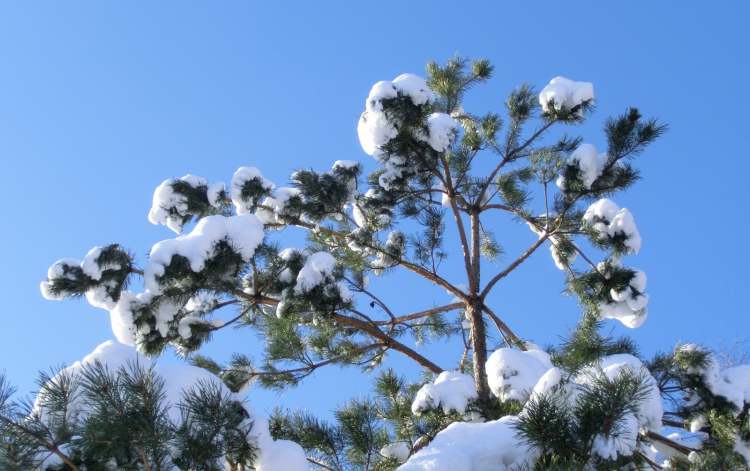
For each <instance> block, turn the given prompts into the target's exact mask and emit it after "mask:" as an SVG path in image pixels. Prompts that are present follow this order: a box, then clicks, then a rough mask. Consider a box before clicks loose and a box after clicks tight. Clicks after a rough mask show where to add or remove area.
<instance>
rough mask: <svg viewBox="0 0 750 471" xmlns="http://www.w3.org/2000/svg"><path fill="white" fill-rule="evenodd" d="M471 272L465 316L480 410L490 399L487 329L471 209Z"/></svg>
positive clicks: (476, 225) (476, 214)
mask: <svg viewBox="0 0 750 471" xmlns="http://www.w3.org/2000/svg"><path fill="white" fill-rule="evenodd" d="M470 220H471V273H469V291H470V302H469V304H468V306H467V311H466V313H467V317H468V318H469V319H471V343H472V350H473V352H474V353H473V359H474V385H475V386H476V388H477V396H478V397H477V399H478V403H479V406H480V407H481V408H482V410H485V409H486V406H487V405H488V404H489V401H490V386H489V384H488V383H487V369H486V367H485V366H486V363H487V329H486V328H485V325H484V317H483V316H482V300H481V298H480V297H479V273H480V271H479V268H480V267H479V264H480V260H481V258H480V253H479V244H480V237H479V212H478V210H477V209H474V210H473V211H471V214H470Z"/></svg>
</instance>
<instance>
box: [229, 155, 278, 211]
mask: <svg viewBox="0 0 750 471" xmlns="http://www.w3.org/2000/svg"><path fill="white" fill-rule="evenodd" d="M251 180H256V181H257V182H258V183H259V184H260V186H262V187H263V188H264V189H266V190H269V191H270V190H272V189H273V188H274V184H273V183H271V182H270V181H268V180H266V179H265V178H263V175H261V173H260V170H258V169H257V168H255V167H240V168H238V169H237V171H235V172H234V175H232V187H231V197H232V203H233V204H234V207H235V208H236V210H237V214H240V215H241V214H246V213H249V212H251V211H252V210H253V207H254V206H255V205H256V204H257V201H255V200H254V199H250V200H245V199H244V198H243V197H242V189H243V187H244V186H245V184H246V183H247V182H249V181H251Z"/></svg>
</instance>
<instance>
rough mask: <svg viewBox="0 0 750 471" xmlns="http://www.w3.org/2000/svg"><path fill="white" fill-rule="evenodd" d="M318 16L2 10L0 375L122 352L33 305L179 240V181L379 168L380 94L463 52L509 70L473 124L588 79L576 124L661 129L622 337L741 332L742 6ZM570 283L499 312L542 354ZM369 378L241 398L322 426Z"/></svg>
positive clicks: (409, 305) (505, 300) (400, 6)
mask: <svg viewBox="0 0 750 471" xmlns="http://www.w3.org/2000/svg"><path fill="white" fill-rule="evenodd" d="M282 3H284V4H285V6H282V5H281V4H282ZM321 3H324V2H298V3H297V4H295V5H292V4H291V2H262V3H261V2H249V1H247V2H240V1H233V2H232V1H226V2H181V1H174V2H167V1H164V2H94V1H79V2H20V1H17V2H3V3H2V5H0V161H2V167H0V168H2V175H3V179H2V180H3V183H2V185H0V196H1V197H2V201H3V202H4V205H3V213H4V214H3V217H2V220H3V225H2V231H0V247H1V250H2V260H3V262H2V267H3V269H2V271H0V295H1V296H2V300H3V302H2V314H1V315H2V320H3V322H2V324H1V325H2V327H1V329H2V341H1V342H0V358H1V359H2V360H0V368H2V369H4V370H6V372H7V373H8V374H9V375H10V376H11V378H12V379H13V380H14V381H15V382H16V383H17V384H19V385H20V387H21V390H22V391H29V390H31V389H32V387H33V376H34V372H35V371H36V370H38V369H45V368H47V367H48V366H50V365H59V364H61V363H71V362H72V361H75V360H77V359H80V358H81V357H82V356H83V355H85V354H86V353H88V352H90V351H91V350H92V349H93V348H94V347H95V346H96V345H97V344H99V343H100V342H101V341H103V340H106V339H109V338H111V333H110V327H109V320H108V315H107V314H106V313H105V312H104V311H100V310H97V309H94V308H91V307H89V306H88V305H87V304H86V303H85V302H62V303H53V302H48V301H45V300H43V299H42V298H41V296H40V295H39V290H38V283H39V281H40V280H41V279H42V278H43V277H44V276H45V273H46V269H47V267H48V266H49V264H50V263H51V262H53V261H55V260H56V259H58V258H61V257H63V256H70V257H82V256H83V255H84V254H85V253H86V251H87V250H88V249H89V248H90V247H91V246H93V245H101V244H106V243H110V242H113V241H117V242H121V243H122V244H123V245H125V246H126V247H128V248H129V249H130V250H132V251H133V252H135V253H136V254H138V256H139V260H140V261H141V262H142V261H143V260H144V255H145V254H146V253H147V251H148V249H149V248H150V247H151V245H152V244H153V243H154V242H156V241H158V240H160V239H163V238H167V237H170V232H169V231H167V230H166V229H165V228H163V227H156V226H152V225H150V224H149V223H148V221H147V220H146V213H147V211H148V208H149V205H150V200H151V194H152V191H153V189H154V187H155V186H156V185H157V184H158V183H159V182H161V181H162V180H163V179H164V178H167V177H173V176H180V175H183V174H185V173H188V172H190V173H193V174H197V175H202V176H205V177H207V178H209V179H210V180H219V179H224V180H228V179H229V178H230V176H231V174H232V172H233V171H234V170H235V169H236V168H237V167H238V166H240V165H255V166H258V167H260V168H261V169H262V170H263V172H264V174H265V175H266V176H267V177H268V178H270V179H272V180H274V181H276V182H277V183H278V184H284V183H285V182H286V178H287V176H288V174H289V173H290V172H291V171H293V170H294V169H297V168H301V167H308V168H309V167H312V168H315V169H318V170H324V169H327V168H328V167H329V165H330V163H331V162H332V161H333V160H336V159H356V160H361V161H363V162H365V163H366V164H367V165H368V168H372V166H373V165H372V161H371V159H370V157H368V156H366V155H364V154H363V152H362V151H361V149H360V147H359V144H358V142H357V138H356V130H355V128H356V120H357V118H358V115H359V113H360V112H361V110H362V108H363V101H364V98H365V96H366V94H367V92H368V90H369V88H370V86H371V84H372V83H374V82H375V81H377V80H381V79H390V78H393V77H394V76H396V75H397V74H399V73H401V72H417V73H421V72H422V71H423V67H424V63H425V62H426V61H428V60H430V59H437V60H445V59H448V58H449V57H451V56H452V55H453V54H454V53H460V54H462V55H467V56H470V57H486V58H488V59H490V60H491V61H492V62H493V63H494V64H495V65H496V75H495V78H494V79H493V80H492V81H491V83H490V84H489V85H488V86H484V87H482V88H479V89H477V90H476V92H475V93H474V94H473V95H471V96H470V98H469V100H468V103H467V109H469V110H470V111H477V112H483V111H488V110H500V109H501V108H500V107H501V104H502V102H503V99H504V97H505V96H506V94H507V93H508V92H509V91H510V90H511V89H512V88H513V87H514V86H516V85H518V84H520V83H522V82H524V81H527V82H530V83H532V84H535V85H537V86H538V87H541V86H543V85H544V84H546V83H547V81H548V80H549V79H550V78H552V77H553V76H555V75H558V74H560V75H565V76H568V77H570V78H573V79H577V80H587V81H592V82H594V84H595V87H596V91H597V98H598V108H597V111H596V113H595V114H594V116H593V117H592V118H591V120H590V124H589V125H587V126H585V127H583V128H581V132H582V134H583V136H584V137H585V138H586V140H588V141H590V142H593V143H594V144H598V145H599V146H600V147H603V145H604V140H603V136H602V133H601V132H600V128H601V123H602V122H603V121H604V119H605V118H606V117H607V116H609V115H612V114H615V113H618V112H621V111H623V110H624V109H625V107H627V106H629V105H637V106H639V107H640V108H641V109H642V111H643V112H644V113H645V114H647V115H654V116H657V117H659V118H660V119H662V120H664V121H665V122H668V123H669V124H670V126H671V130H670V132H669V133H668V134H667V135H666V136H665V137H664V138H663V139H662V140H661V141H660V142H659V143H657V144H656V145H654V146H653V147H652V148H651V149H650V150H649V151H648V152H647V153H646V154H645V155H644V156H643V157H642V158H641V159H640V161H639V164H638V165H639V167H640V168H641V169H642V171H643V175H644V177H645V178H644V180H643V181H641V182H640V183H638V184H637V185H636V186H635V187H634V188H633V189H632V190H631V191H630V192H629V193H627V194H626V195H623V196H621V197H619V198H618V199H617V201H618V203H620V204H621V205H623V206H627V207H629V208H630V209H631V210H632V211H633V212H634V214H635V216H636V220H637V222H638V225H639V228H640V230H641V233H642V235H643V237H644V246H643V250H642V252H641V254H640V255H639V256H637V257H631V258H630V259H629V260H628V262H629V263H631V264H632V265H635V266H637V267H640V268H642V269H644V270H645V271H646V272H647V273H648V276H649V289H648V290H649V292H650V294H651V305H650V318H649V320H648V321H647V322H646V324H645V325H644V326H643V327H642V328H640V329H638V330H635V331H631V332H629V333H630V334H632V336H633V337H634V338H635V339H636V340H637V341H638V342H639V343H640V344H641V346H642V348H643V351H644V352H645V353H647V354H648V353H652V352H654V351H655V350H657V349H669V348H671V347H672V346H673V345H674V343H675V342H677V341H678V340H691V341H697V342H702V343H705V344H708V345H714V346H720V345H727V344H730V343H731V342H733V341H736V340H745V339H747V338H748V337H749V336H750V334H749V332H748V326H750V321H749V320H748V314H750V313H749V312H748V307H747V306H748V303H747V300H746V299H745V298H744V295H743V293H747V291H746V290H747V285H748V275H747V266H748V264H749V263H750V256H749V255H748V254H749V253H750V252H749V251H748V250H747V249H746V248H745V247H744V246H745V244H746V243H747V233H748V230H749V229H750V224H749V223H748V219H749V218H748V216H750V214H748V211H747V207H746V204H747V198H748V195H747V189H748V183H747V178H748V173H749V172H750V163H748V162H749V160H748V155H747V154H748V147H750V146H749V144H750V142H748V141H749V140H750V139H749V138H748V136H749V135H750V133H749V132H748V129H747V110H748V109H749V107H748V105H749V104H750V100H748V91H747V77H748V75H750V66H749V64H748V56H747V46H748V44H750V41H748V34H747V28H746V24H745V20H746V19H747V17H748V15H749V14H750V11H749V9H748V7H747V5H746V3H745V2H712V3H710V4H706V3H704V2H692V3H690V2H645V1H643V2H617V3H615V2H597V1H590V2H577V1H568V2H480V3H479V4H477V5H475V6H469V5H468V2H464V3H463V5H460V4H459V2H427V1H424V2H417V1H408V2H407V1H399V2H389V1H379V2H377V3H375V2H325V3H326V6H321ZM689 3H690V4H689ZM699 4H700V5H705V6H701V7H698V6H697V5H699ZM691 5H693V6H691ZM568 131H571V130H568ZM498 227H509V226H498ZM517 230H518V228H516V227H511V228H509V229H507V231H508V232H507V234H508V241H507V242H508V243H507V246H506V248H507V250H508V253H509V254H512V253H514V252H515V251H517V250H520V249H521V248H522V247H523V246H524V245H525V244H528V243H529V242H530V241H531V239H530V236H529V235H528V234H525V235H523V236H521V235H516V234H522V233H520V232H517ZM505 234H506V233H505V232H498V233H497V235H498V236H500V237H501V240H503V236H505ZM454 252H455V250H454ZM451 266H452V265H450V264H448V265H447V267H448V268H450V267H451ZM457 273H458V272H456V276H455V277H454V276H450V274H449V278H451V279H453V280H455V279H456V278H457ZM376 286H377V287H378V289H379V292H380V293H381V294H382V296H383V297H384V298H386V299H388V300H389V301H390V302H391V303H392V304H393V305H394V307H396V308H397V309H399V310H401V309H403V310H407V309H414V308H420V307H430V306H432V305H433V304H439V303H444V302H446V301H447V300H448V299H449V297H448V296H446V295H445V294H444V293H442V292H441V291H440V290H431V289H429V288H426V287H425V288H423V286H424V285H413V286H414V288H411V287H410V288H409V289H408V290H404V289H403V282H402V278H400V277H399V276H396V277H393V278H388V279H384V280H382V282H380V281H379V282H378V283H377V284H376ZM561 289H562V275H561V274H560V272H558V271H557V270H556V269H555V268H554V266H553V265H552V263H551V261H550V259H549V256H548V253H547V251H546V250H544V251H541V252H540V253H539V254H537V255H536V256H535V257H534V258H533V259H532V260H530V261H529V262H528V263H527V264H526V265H524V266H523V268H522V269H521V270H519V272H518V273H517V274H516V275H515V276H514V277H513V278H512V279H511V280H509V282H508V283H507V284H505V285H504V286H502V287H500V288H499V289H498V290H497V292H496V293H495V295H494V296H493V298H492V299H491V302H492V305H493V307H495V309H496V311H497V312H498V313H500V314H501V315H503V317H504V318H505V319H506V320H507V321H508V322H509V323H510V324H511V325H512V326H513V327H514V328H515V329H516V331H517V332H519V333H520V334H521V335H523V336H525V337H529V338H532V339H534V340H535V341H537V342H538V343H542V344H545V343H550V342H554V341H556V339H557V338H558V336H560V335H562V334H563V333H565V331H566V329H568V328H570V327H571V326H573V325H574V323H575V321H576V319H577V317H578V310H577V308H576V305H575V302H574V301H573V300H572V299H570V298H565V297H562V296H561V295H560V291H561ZM607 327H608V328H611V329H613V330H614V331H616V332H621V331H623V330H624V329H623V328H621V327H619V326H618V325H615V323H608V324H607ZM260 344H261V342H260V340H259V339H258V338H257V337H256V336H255V335H254V334H253V333H251V332H248V331H240V332H234V333H230V334H229V335H226V336H223V337H219V338H217V340H215V341H214V343H213V344H212V345H211V346H210V347H209V348H208V351H209V352H210V353H212V354H215V355H217V356H218V358H220V359H222V358H224V359H225V358H227V356H228V355H229V353H230V352H232V351H239V352H243V353H250V354H253V353H257V352H258V349H259V345H260ZM448 350H449V349H448V347H447V346H445V345H437V346H433V347H431V348H430V351H433V352H438V356H439V358H443V359H446V360H445V362H446V363H447V359H448V358H455V357H456V356H457V355H458V354H459V353H458V352H455V351H452V354H451V355H448V353H447V351H448ZM395 355H396V354H392V357H393V360H394V363H393V364H396V365H404V363H403V362H402V361H401V360H400V359H397V358H396V357H395ZM362 378H363V377H362V376H360V375H359V373H358V372H356V371H354V370H349V371H345V372H340V371H337V370H329V371H324V372H322V373H321V374H319V375H316V376H315V377H313V378H311V379H308V380H307V382H306V383H305V384H304V385H303V386H302V387H300V388H297V389H295V390H293V391H290V392H287V393H284V394H282V395H280V396H279V395H277V394H276V393H268V392H262V391H251V393H250V400H251V401H252V403H253V404H255V406H256V407H257V408H259V409H261V410H268V409H270V408H271V407H272V406H273V405H274V404H275V403H276V402H278V403H281V404H286V405H290V406H299V407H307V408H311V409H314V410H317V411H320V412H323V413H325V411H327V410H330V409H331V408H332V407H334V406H335V405H336V404H337V403H340V402H341V401H343V400H344V399H346V398H348V397H350V396H351V395H355V394H357V393H365V392H366V391H367V390H368V389H369V388H368V385H367V380H366V379H365V380H364V381H363V380H362Z"/></svg>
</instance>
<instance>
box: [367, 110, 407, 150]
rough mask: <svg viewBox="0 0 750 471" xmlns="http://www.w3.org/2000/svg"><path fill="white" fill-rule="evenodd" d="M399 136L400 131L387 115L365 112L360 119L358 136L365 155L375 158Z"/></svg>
mask: <svg viewBox="0 0 750 471" xmlns="http://www.w3.org/2000/svg"><path fill="white" fill-rule="evenodd" d="M397 135H398V130H397V129H396V127H395V126H394V125H393V123H391V122H390V121H389V120H388V117H387V116H386V115H385V113H382V112H374V111H365V112H364V113H362V115H361V116H360V117H359V123H358V124H357V136H358V137H359V143H360V145H361V146H362V150H364V151H365V154H367V155H372V156H375V155H377V154H379V151H380V148H381V147H382V146H384V145H385V144H387V143H388V141H390V140H391V139H393V138H394V137H396V136H397Z"/></svg>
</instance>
